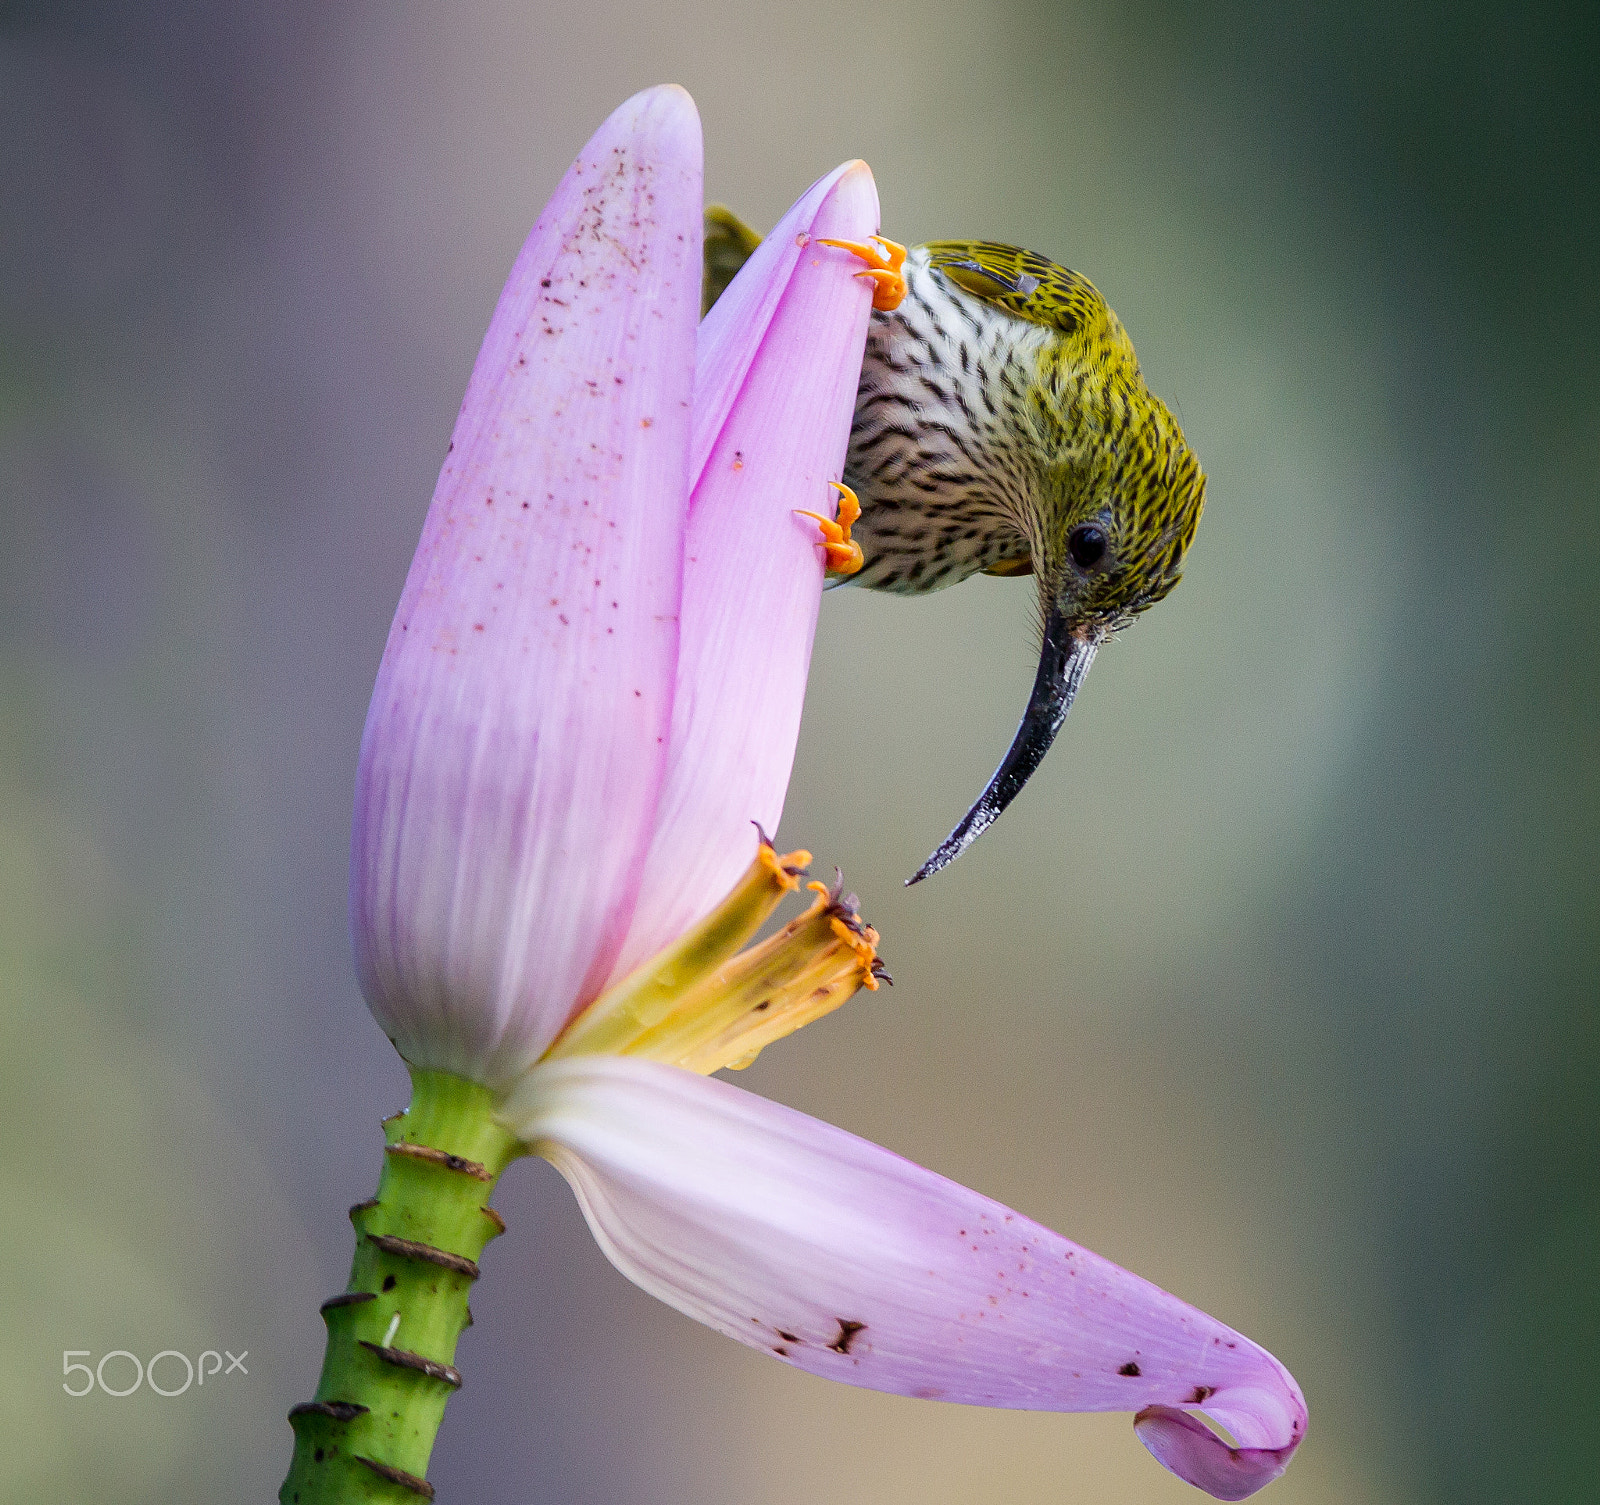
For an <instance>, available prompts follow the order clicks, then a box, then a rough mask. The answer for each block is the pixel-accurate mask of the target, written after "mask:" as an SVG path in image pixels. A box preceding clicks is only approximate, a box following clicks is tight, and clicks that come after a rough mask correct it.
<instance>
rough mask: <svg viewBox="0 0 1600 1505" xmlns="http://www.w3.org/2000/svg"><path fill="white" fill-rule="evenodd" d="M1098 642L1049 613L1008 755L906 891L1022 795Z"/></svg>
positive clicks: (959, 851) (942, 864) (952, 857)
mask: <svg viewBox="0 0 1600 1505" xmlns="http://www.w3.org/2000/svg"><path fill="white" fill-rule="evenodd" d="M1099 646H1100V639H1099V638H1098V637H1096V636H1091V635H1090V634H1089V633H1088V632H1086V631H1084V630H1083V629H1082V628H1078V629H1076V630H1074V629H1072V628H1071V627H1069V626H1068V625H1067V621H1066V618H1065V617H1063V616H1062V615H1061V614H1060V613H1059V612H1055V611H1052V612H1051V613H1050V615H1049V616H1048V617H1047V618H1046V619H1045V625H1044V646H1043V647H1042V648H1041V649H1040V651H1039V672H1038V673H1037V674H1036V675H1035V676H1034V680H1033V694H1032V695H1030V696H1029V697H1028V709H1027V710H1026V711H1024V712H1023V713H1022V725H1021V726H1019V727H1018V728H1017V735H1016V736H1015V737H1014V738H1012V741H1011V750H1010V751H1009V752H1007V753H1006V755H1005V758H1004V759H1003V760H1002V761H1001V764H1000V766H999V767H998V768H997V769H995V771H994V777H993V778H991V779H990V780H989V787H988V788H987V789H985V790H984V791H983V793H982V794H980V795H979V796H978V802H977V803H976V804H975V805H974V806H973V807H972V808H971V809H970V810H969V811H967V813H966V815H964V816H963V817H962V820H961V824H960V825H958V826H957V827H956V828H955V830H953V831H952V832H951V833H950V834H949V835H948V836H947V837H945V839H944V840H943V841H942V842H940V843H939V849H938V850H937V851H936V852H935V853H934V854H933V856H931V857H930V858H929V859H928V860H927V861H926V862H924V863H923V864H922V866H921V867H919V868H918V869H917V870H916V872H915V873H913V874H912V876H911V877H909V878H907V879H906V887H907V888H909V887H910V886H911V885H912V884H913V883H920V882H922V880H923V879H924V878H929V877H932V876H933V874H934V873H936V872H938V871H939V869H940V868H942V867H949V865H950V864H951V863H952V862H954V861H955V860H956V858H957V857H959V856H960V855H961V854H962V853H963V852H964V851H966V849H967V848H968V847H970V846H971V845H972V843H973V842H975V841H976V840H977V839H978V838H979V837H980V836H982V835H983V833H984V832H985V831H987V830H988V829H989V827H990V826H992V825H993V824H994V823H995V821H996V820H998V819H999V818H1000V812H1001V811H1002V810H1004V809H1005V807H1006V806H1007V805H1009V804H1010V803H1011V801H1012V800H1014V799H1015V798H1016V797H1017V795H1018V794H1020V793H1021V792H1022V786H1023V785H1024V784H1026V783H1027V782H1028V780H1029V779H1030V778H1031V777H1032V776H1033V771H1034V769H1036V768H1037V767H1038V766H1039V765H1040V763H1042V762H1043V761H1044V755H1045V754H1046V753H1047V752H1049V751H1050V744H1051V743H1052V742H1054V741H1055V740H1056V733H1057V732H1058V731H1060V730H1061V723H1062V722H1063V721H1065V720H1066V719H1067V712H1068V711H1070V710H1071V709H1072V700H1073V697H1074V696H1075V695H1076V694H1077V693H1078V686H1079V685H1081V684H1082V683H1083V676H1084V675H1085V674H1087V673H1088V672H1089V665H1090V664H1092V663H1093V662H1094V656H1095V652H1096V650H1097V649H1098V648H1099Z"/></svg>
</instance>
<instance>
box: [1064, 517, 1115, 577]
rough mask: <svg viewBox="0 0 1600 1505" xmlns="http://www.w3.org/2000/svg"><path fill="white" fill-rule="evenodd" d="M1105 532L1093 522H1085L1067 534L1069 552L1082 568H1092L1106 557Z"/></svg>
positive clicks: (1074, 561)
mask: <svg viewBox="0 0 1600 1505" xmlns="http://www.w3.org/2000/svg"><path fill="white" fill-rule="evenodd" d="M1105 552H1106V535H1105V532H1104V531H1103V530H1102V529H1100V528H1097V527H1095V525H1094V524H1093V523H1085V524H1084V525H1083V526H1082V527H1080V528H1074V529H1073V530H1072V531H1071V532H1070V533H1069V534H1067V553H1069V554H1070V555H1072V562H1073V563H1074V564H1075V565H1077V566H1078V568H1079V569H1080V570H1092V569H1093V568H1094V567H1095V566H1096V565H1097V564H1099V563H1100V561H1101V559H1102V558H1104V557H1105Z"/></svg>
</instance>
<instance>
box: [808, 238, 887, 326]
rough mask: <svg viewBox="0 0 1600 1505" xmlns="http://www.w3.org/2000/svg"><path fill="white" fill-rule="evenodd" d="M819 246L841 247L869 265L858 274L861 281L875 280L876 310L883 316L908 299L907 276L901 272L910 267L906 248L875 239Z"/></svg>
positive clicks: (825, 241) (821, 241) (825, 242)
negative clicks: (907, 263)
mask: <svg viewBox="0 0 1600 1505" xmlns="http://www.w3.org/2000/svg"><path fill="white" fill-rule="evenodd" d="M817 244H818V245H819V246H837V247H838V248H839V249H840V250H841V251H849V252H850V253H851V254H852V255H853V256H859V257H860V258H861V259H862V260H863V261H864V262H866V264H867V267H868V270H867V271H865V272H857V273H856V276H858V277H868V278H871V280H872V284H873V286H872V306H873V307H874V308H876V309H879V310H880V311H882V312H883V313H888V311H889V310H890V309H891V308H899V306H900V300H901V299H902V298H904V297H905V295H906V279H905V274H904V273H903V272H902V271H901V270H900V269H901V267H903V266H904V265H905V264H906V248H905V247H904V246H903V245H901V244H900V242H899V241H897V240H886V239H885V238H884V237H883V236H881V235H874V236H873V237H872V238H871V239H870V240H828V239H826V238H819V239H818V241H817Z"/></svg>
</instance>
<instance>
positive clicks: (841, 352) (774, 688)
mask: <svg viewBox="0 0 1600 1505" xmlns="http://www.w3.org/2000/svg"><path fill="white" fill-rule="evenodd" d="M877 228H878V194H877V189H876V188H875V186H874V185H873V181H872V173H871V171H870V170H869V169H868V167H867V164H866V163H865V162H848V163H846V164H845V165H844V166H843V167H841V168H839V169H837V170H836V171H835V172H833V173H831V174H830V175H829V176H828V177H827V178H824V179H823V180H822V181H821V182H820V183H819V184H817V185H816V186H815V187H813V188H812V189H811V190H810V192H808V193H807V194H806V196H805V197H804V198H803V199H801V201H800V203H799V204H797V205H796V206H795V208H794V209H793V210H791V211H790V212H789V214H788V215H786V216H785V218H784V220H783V223H782V224H780V225H779V226H778V228H777V229H776V230H775V231H773V233H772V234H771V235H770V236H769V237H768V238H767V240H766V241H765V242H764V243H763V245H762V246H761V248H760V249H758V250H757V252H756V254H755V255H754V256H753V257H752V258H751V261H750V262H749V263H748V264H747V265H746V266H745V267H744V269H743V270H742V271H741V272H740V274H739V276H738V277H736V278H735V279H734V282H733V285H732V286H731V287H729V289H728V290H727V292H726V293H724V294H723V296H722V298H721V299H719V300H718V302H717V303H716V305H715V306H714V307H713V308H712V310H711V312H710V313H709V314H708V315H707V316H706V320H705V322H704V323H703V324H702V325H701V328H700V344H699V357H698V366H697V377H696V383H695V394H696V395H695V442H696V444H697V445H702V444H703V445H705V446H706V448H705V451H704V454H703V458H702V463H701V465H700V468H699V470H698V476H697V480H696V483H695V487H694V495H693V499H692V501H691V503H690V515H689V535H688V541H687V544H686V549H685V560H684V584H683V639H682V647H681V651H680V654H679V659H678V682H677V694H676V699H675V701H674V704H673V714H672V740H671V749H672V750H671V754H670V757H669V759H668V764H667V776H666V781H665V784H664V785H663V788H662V795H661V806H660V812H659V815H658V817H657V825H656V832H655V839H654V841H653V842H652V844H651V847H650V854H649V856H648V858H647V859H646V861H645V867H644V878H643V882H642V883H641V885H640V889H639V903H638V908H637V909H636V911H635V913H634V919H633V926H632V928H631V929H630V931H629V933H628V940H627V944H626V946H625V947H624V948H623V953H622V956H621V957H620V958H619V960H618V964H617V967H616V970H615V972H614V974H613V975H614V976H621V975H622V974H623V973H624V972H627V971H629V970H631V969H632V968H633V967H634V966H635V965H636V964H637V963H639V962H641V961H643V960H644V959H645V958H646V957H648V956H651V955H653V954H654V953H655V952H656V951H658V950H660V948H661V947H662V946H664V945H666V944H667V943H668V942H669V941H670V940H671V939H672V938H673V937H674V936H676V935H678V934H679V933H681V932H682V931H683V930H684V929H685V928H686V927H687V926H688V925H690V924H692V923H693V922H694V921H696V920H698V919H700V918H701V916H703V915H705V914H706V913H708V912H709V911H710V910H711V908H712V907H713V906H714V905H715V904H716V903H717V902H718V901H719V900H720V899H721V898H722V897H723V895H724V894H725V893H727V891H728V889H729V888H730V887H732V885H733V884H734V883H735V882H736V881H737V880H738V877H739V875H740V873H741V872H743V871H744V869H745V867H746V866H747V865H748V863H749V861H750V858H751V854H752V853H753V852H754V850H755V845H754V843H755V832H754V831H753V829H752V827H751V824H750V823H751V821H759V822H760V823H761V824H762V825H763V826H765V827H766V829H767V830H769V831H775V830H776V829H777V826H778V819H779V817H780V816H781V815H782V814H783V800H784V794H785V792H786V790H787V789H788V785H789V772H790V769H791V768H792V767H793V765H794V750H795V742H796V739H797V738H798V736H799V732H800V707H801V702H802V701H803V699H804V697H805V685H806V671H807V670H808V668H809V667H810V663H811V640H812V637H813V635H814V634H815V632H816V626H817V605H818V601H819V599H820V597H821V591H822V563H821V558H822V551H821V549H820V547H819V543H818V540H819V534H818V532H817V525H816V523H815V522H814V521H812V520H811V519H809V518H804V517H796V516H795V509H796V508H805V509H807V510H809V511H812V512H818V513H822V514H824V515H826V516H832V515H833V511H834V506H835V503H836V501H837V493H836V492H835V491H834V490H833V488H832V487H831V486H830V484H829V483H830V482H831V481H834V480H837V479H838V477H839V475H840V472H841V469H842V467H843V464H844V452H845V446H846V444H847V443H848V441H849V437H850V421H851V416H852V414H853V412H854V409H855V395H856V387H857V385H858V383H859V382H860V379H861V356H862V351H863V349H864V347H865V344H866V332H867V318H868V316H869V314H870V311H871V306H872V287H871V284H870V283H869V282H867V281H866V280H864V279H861V278H858V277H857V276H856V274H857V273H858V272H860V271H861V269H862V262H861V261H860V260H858V259H857V258H856V257H855V256H853V255H851V254H850V253H849V252H848V251H841V250H839V249H837V248H835V247H831V246H823V245H818V244H817V238H818V237H820V236H832V237H835V238H838V239H852V240H861V239H864V238H865V237H866V236H868V235H871V234H872V233H874V232H875V231H876V230H877ZM801 241H804V243H805V244H804V247H803V248H802V246H801V245H800V244H798V242H801ZM774 288H776V289H778V294H777V296H776V297H774V296H773V289H774ZM733 372H740V373H742V375H741V377H740V379H739V381H738V383H737V387H736V388H735V385H734V382H733V380H732V377H731V375H730V373H733ZM718 411H722V412H723V413H724V416H723V417H722V419H721V422H720V423H719V424H717V426H716V427H715V428H714V429H713V428H711V427H710V421H709V418H708V415H711V416H715V414H716V413H717V412H718ZM697 457H698V451H697Z"/></svg>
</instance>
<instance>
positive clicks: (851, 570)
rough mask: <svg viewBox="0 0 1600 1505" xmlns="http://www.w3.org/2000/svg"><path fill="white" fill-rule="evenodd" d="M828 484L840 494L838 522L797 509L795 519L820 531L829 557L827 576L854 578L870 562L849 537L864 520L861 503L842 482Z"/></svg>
mask: <svg viewBox="0 0 1600 1505" xmlns="http://www.w3.org/2000/svg"><path fill="white" fill-rule="evenodd" d="M829 484H830V485H832V487H833V488H834V490H835V491H837V492H838V493H839V516H838V517H837V518H831V517H825V516H824V515H823V514H822V513H820V512H807V511H805V510H804V509H803V508H800V507H796V508H795V509H794V510H795V516H796V517H809V518H814V519H815V520H816V524H817V528H818V530H819V531H820V532H821V534H822V549H823V553H824V554H826V556H827V570H828V573H829V574H830V575H853V574H855V572H856V571H857V570H859V569H860V568H861V566H862V565H864V564H865V563H866V562H867V561H866V556H865V555H864V554H862V552H861V545H860V544H858V543H857V542H856V541H855V540H854V539H853V538H851V537H850V529H851V528H852V527H854V526H855V522H856V519H857V518H858V517H860V516H861V503H860V502H859V501H857V500H856V494H855V492H853V491H852V490H851V489H850V488H849V487H848V486H846V485H844V484H843V483H842V482H839V481H832V482H830V483H829Z"/></svg>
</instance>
